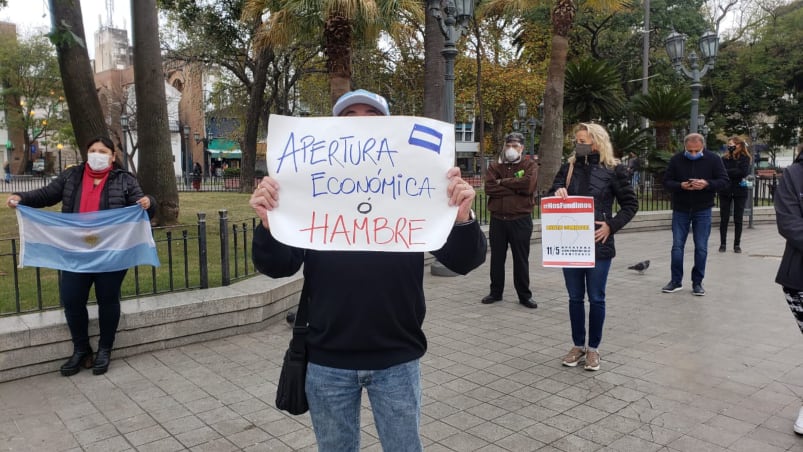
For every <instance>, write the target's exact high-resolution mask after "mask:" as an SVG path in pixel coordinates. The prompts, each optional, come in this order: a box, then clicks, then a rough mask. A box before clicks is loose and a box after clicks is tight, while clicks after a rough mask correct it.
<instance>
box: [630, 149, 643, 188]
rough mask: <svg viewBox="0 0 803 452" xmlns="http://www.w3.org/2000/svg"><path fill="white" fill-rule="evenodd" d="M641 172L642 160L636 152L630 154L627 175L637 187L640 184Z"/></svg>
mask: <svg viewBox="0 0 803 452" xmlns="http://www.w3.org/2000/svg"><path fill="white" fill-rule="evenodd" d="M640 171H641V160H640V159H639V157H638V155H637V154H636V153H635V152H631V153H630V154H628V158H627V174H628V176H630V183H631V184H632V185H633V186H634V187H637V186H638V184H639V177H640V175H641V174H640Z"/></svg>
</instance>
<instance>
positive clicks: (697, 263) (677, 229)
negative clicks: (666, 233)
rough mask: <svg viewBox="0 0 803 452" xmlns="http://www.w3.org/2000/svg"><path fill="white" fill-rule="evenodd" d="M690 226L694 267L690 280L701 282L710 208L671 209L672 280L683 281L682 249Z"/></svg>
mask: <svg viewBox="0 0 803 452" xmlns="http://www.w3.org/2000/svg"><path fill="white" fill-rule="evenodd" d="M690 227H691V231H692V237H693V238H694V267H692V269H691V282H692V283H693V284H701V283H702V282H703V278H704V277H705V261H706V259H708V236H709V235H710V234H711V209H710V208H709V209H703V210H698V211H697V212H680V211H677V210H674V211H672V282H673V283H676V284H682V283H683V250H684V248H686V238H687V237H688V236H689V228H690Z"/></svg>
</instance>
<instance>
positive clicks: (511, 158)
mask: <svg viewBox="0 0 803 452" xmlns="http://www.w3.org/2000/svg"><path fill="white" fill-rule="evenodd" d="M505 159H506V160H507V161H508V162H515V161H516V160H518V159H519V151H517V150H516V148H505Z"/></svg>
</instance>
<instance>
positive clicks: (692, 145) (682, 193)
mask: <svg viewBox="0 0 803 452" xmlns="http://www.w3.org/2000/svg"><path fill="white" fill-rule="evenodd" d="M683 147H684V150H683V152H678V153H677V154H675V155H673V156H672V158H671V159H670V160H669V165H668V166H667V167H666V174H665V175H664V187H665V188H666V190H667V191H669V192H670V193H672V265H671V269H672V279H670V280H669V283H668V284H667V285H665V286H664V287H663V288H662V289H661V291H662V292H664V293H672V292H677V291H678V290H680V289H682V288H683V250H684V248H685V247H686V238H687V237H688V236H689V228H691V231H692V236H693V238H694V267H692V269H691V287H692V294H693V295H697V296H703V295H705V289H703V278H704V277H705V263H706V259H707V258H708V236H709V235H710V234H711V208H712V207H714V195H716V193H717V192H718V191H720V190H722V189H724V188H725V187H727V186H728V183H729V179H728V173H727V171H726V170H725V165H724V164H723V163H722V158H720V157H719V156H718V155H717V154H714V153H713V152H708V151H704V149H705V142H704V139H703V136H702V135H700V134H699V133H690V134H688V135H686V138H684V140H683Z"/></svg>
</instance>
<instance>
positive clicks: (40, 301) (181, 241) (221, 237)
mask: <svg viewBox="0 0 803 452" xmlns="http://www.w3.org/2000/svg"><path fill="white" fill-rule="evenodd" d="M230 180H236V181H237V184H236V186H237V188H236V189H235V188H234V185H235V184H234V183H233V182H227V181H230ZM49 181H50V178H48V177H32V176H27V177H25V176H23V177H20V176H17V177H15V178H14V179H13V180H12V181H11V183H10V184H7V185H6V190H3V191H11V192H14V191H28V190H32V189H35V188H40V187H43V186H45V185H46V184H47V183H48V182H49ZM469 182H470V183H472V184H473V185H475V186H476V187H477V188H479V190H478V196H477V197H476V199H475V200H474V211H475V212H476V214H477V219H478V221H480V222H481V223H482V224H488V222H489V221H490V213H489V212H488V209H487V199H486V197H485V194H484V193H483V192H482V180H481V179H480V178H471V179H469ZM777 182H778V180H777V177H776V176H773V177H767V178H759V179H756V180H755V183H754V186H753V190H754V191H753V206H756V207H757V206H771V205H772V197H773V195H774V193H775V187H776V186H777ZM0 184H1V183H0ZM182 186H184V188H186V184H180V187H182ZM635 188H636V192H637V194H638V196H639V203H640V207H639V210H641V211H656V210H669V209H671V202H670V196H669V194H668V193H666V192H665V191H664V190H663V187H661V186H660V185H658V184H656V183H655V181H654V180H653V179H647V180H645V181H644V182H643V183H641V184H639V185H638V186H636V187H635ZM190 189H193V188H192V187H191V186H190ZM199 190H201V191H234V190H239V179H238V178H222V177H221V178H207V179H204V182H203V183H202V184H201V185H200V187H199ZM541 196H542V195H540V196H538V197H537V198H536V203H535V206H534V207H533V218H535V219H540V218H541V209H540V198H541ZM718 202H719V201H718V199H717V205H718ZM749 212H750V211H749ZM749 212H745V214H746V215H747V214H749ZM197 216H198V221H197V223H196V224H195V225H178V226H171V227H157V228H153V235H154V240H155V241H156V244H157V249H158V253H159V259H160V261H161V263H162V265H161V267H159V268H153V267H134V268H132V269H130V270H129V272H128V274H127V275H126V279H125V280H124V281H123V286H122V288H121V295H122V297H123V299H126V298H135V297H140V296H143V295H155V294H160V293H168V292H180V291H187V290H193V289H205V288H208V287H216V286H227V285H229V284H231V283H232V282H234V281H237V280H240V279H243V278H245V277H248V276H250V275H253V274H254V273H255V272H256V270H255V269H254V267H253V265H252V264H251V244H252V237H253V231H254V229H255V227H256V226H257V224H258V223H257V222H258V219H257V218H256V217H253V218H248V219H245V220H236V221H233V220H231V219H229V218H228V212H227V211H226V210H219V211H218V225H217V226H218V227H217V228H215V229H216V230H217V234H216V236H215V235H210V233H209V231H208V224H207V218H206V214H205V213H198V214H197ZM18 251H19V239H17V238H10V239H0V316H2V315H10V314H19V313H24V312H35V311H42V310H47V309H54V308H58V307H59V291H58V290H59V272H58V271H56V270H50V269H43V268H22V269H20V268H17V265H18V263H19V262H18V254H19V253H18Z"/></svg>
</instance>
